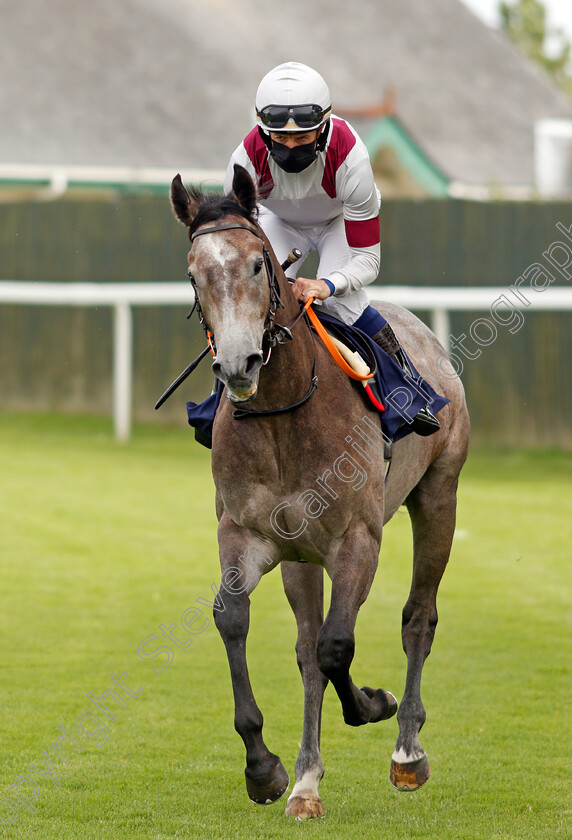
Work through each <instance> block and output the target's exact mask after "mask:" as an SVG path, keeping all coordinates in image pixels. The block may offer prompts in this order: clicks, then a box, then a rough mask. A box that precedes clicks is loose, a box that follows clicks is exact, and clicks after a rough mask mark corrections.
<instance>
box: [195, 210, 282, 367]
mask: <svg viewBox="0 0 572 840" xmlns="http://www.w3.org/2000/svg"><path fill="white" fill-rule="evenodd" d="M220 230H247V231H248V232H249V233H251V234H252V235H253V236H256V237H257V238H258V239H260V241H261V242H262V258H263V260H264V268H265V270H266V276H267V278H268V287H269V291H270V303H269V306H268V312H267V314H266V319H265V321H264V334H263V336H264V338H266V341H267V343H268V354H267V356H266V359H265V360H264V364H267V362H268V360H269V358H270V353H271V352H272V348H273V347H276V345H277V344H278V343H280V342H282V341H288V340H290V339H291V338H292V335H291V333H290V329H289V328H288V327H285V326H282V325H281V324H275V323H274V319H275V318H276V311H277V309H278V307H279V306H280V307H282V309H283V308H284V304H283V303H282V299H281V297H280V287H279V285H278V278H277V276H276V271H275V269H274V263H273V262H272V257H271V256H270V252H269V250H268V248H267V247H266V243H265V241H264V239H263V237H262V236H261V235H260V234H259V233H258V232H257V231H256V230H254V228H251V227H250V226H249V225H241V224H236V223H234V224H230V225H217V226H214V227H208V228H201V229H200V230H196V231H195V232H194V233H193V234H191V243H192V242H194V240H195V239H196V237H197V236H204V235H205V234H206V233H217V232H218V231H220ZM190 279H191V283H192V286H193V291H194V293H195V307H196V310H197V313H198V316H199V321H200V322H201V324H202V327H203V329H204V331H205V333H206V336H207V341H208V343H209V346H210V348H211V350H212V352H213V354H214V355H216V345H215V342H214V336H213V333H212V331H211V330H210V329H209V326H208V324H207V322H206V319H205V316H204V314H203V311H202V309H201V304H200V301H199V295H198V292H197V288H196V286H195V282H194V280H193V279H192V278H190Z"/></svg>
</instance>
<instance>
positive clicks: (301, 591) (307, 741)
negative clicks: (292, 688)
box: [281, 562, 328, 820]
mask: <svg viewBox="0 0 572 840" xmlns="http://www.w3.org/2000/svg"><path fill="white" fill-rule="evenodd" d="M281 571H282V580H283V583H284V591H285V592H286V596H287V598H288V601H289V603H290V606H291V607H292V610H293V612H294V615H295V616H296V623H297V625H298V638H297V641H296V658H297V661H298V667H299V669H300V674H301V676H302V682H303V684H304V727H303V732H302V742H301V744H300V752H299V754H298V758H297V760H296V784H295V785H294V788H293V789H292V793H291V794H290V796H289V798H288V804H287V806H286V816H289V817H295V818H296V819H299V820H305V819H312V818H314V817H323V816H324V806H323V804H322V800H321V798H320V795H319V793H318V785H319V783H320V781H321V779H322V777H323V775H324V765H323V763H322V758H321V755H320V729H321V717H322V701H323V697H324V691H325V688H326V685H327V684H328V680H327V677H325V676H324V674H322V672H321V671H320V669H319V667H318V660H317V657H316V639H317V636H318V631H319V630H320V627H321V626H322V623H323V620H324V610H323V602H324V585H323V569H322V567H321V566H315V565H312V564H306V563H291V562H283V563H281Z"/></svg>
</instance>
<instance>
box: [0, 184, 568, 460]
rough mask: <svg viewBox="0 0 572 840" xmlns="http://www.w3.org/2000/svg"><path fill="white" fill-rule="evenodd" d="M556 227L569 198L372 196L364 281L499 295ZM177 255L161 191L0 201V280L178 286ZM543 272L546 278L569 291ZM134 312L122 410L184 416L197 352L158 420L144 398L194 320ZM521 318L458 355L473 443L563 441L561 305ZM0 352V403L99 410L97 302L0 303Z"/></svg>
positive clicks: (184, 356)
mask: <svg viewBox="0 0 572 840" xmlns="http://www.w3.org/2000/svg"><path fill="white" fill-rule="evenodd" d="M557 222H561V223H562V224H563V225H565V226H566V227H570V225H571V224H572V204H570V203H534V202H531V203H520V202H492V203H476V202H462V201H445V200H444V201H421V202H412V201H402V200H399V201H386V202H385V203H384V205H383V208H382V243H383V261H382V265H383V267H382V272H381V275H380V278H379V280H378V283H379V284H380V285H383V284H390V285H413V286H415V285H425V286H445V287H446V286H495V287H501V288H503V289H508V288H509V287H510V286H511V285H512V284H514V283H515V281H517V279H518V278H519V276H521V275H522V273H523V272H524V271H526V270H527V269H528V268H529V267H530V266H532V265H533V264H535V263H539V264H544V265H545V266H549V263H547V262H546V258H545V257H544V256H543V254H544V252H546V251H547V249H548V248H549V247H550V246H551V245H552V244H553V243H554V242H555V241H557V240H558V239H562V236H561V234H560V232H559V231H558V230H557V228H556V223H557ZM569 244H570V245H571V247H572V242H571V243H569ZM187 250H188V239H187V236H186V232H185V230H184V229H183V228H182V227H180V226H179V225H178V224H177V223H176V222H175V220H174V218H173V216H172V214H171V211H170V207H169V204H168V201H167V199H166V198H156V197H148V198H146V197H137V198H135V197H130V198H122V199H118V200H114V201H108V200H93V201H85V200H79V199H78V200H72V199H62V200H59V201H55V202H46V203H21V204H20V203H13V204H12V203H5V204H0V278H1V279H7V280H8V279H9V280H41V281H50V282H62V283H69V282H175V281H184V280H185V279H186V252H187ZM554 276H555V283H554V286H557V285H570V281H569V280H567V279H565V278H564V277H563V276H562V275H561V274H559V273H558V272H557V271H556V270H554ZM543 294H544V295H547V296H548V295H550V289H547V290H546V291H545V292H543ZM493 299H494V297H493V295H491V303H492V302H493ZM134 314H135V329H134V376H135V378H134V405H133V408H134V416H135V417H136V418H140V419H150V418H153V419H155V420H157V421H158V422H159V421H162V420H167V421H170V422H177V421H180V422H185V418H184V401H185V399H195V400H198V399H200V398H202V397H203V396H206V395H207V394H208V393H209V391H210V386H211V375H210V372H209V367H208V362H207V361H206V360H205V362H204V363H203V367H202V370H200V371H199V373H197V374H196V375H195V376H194V377H193V379H192V381H189V382H188V384H186V385H185V386H184V387H183V388H182V389H181V390H180V391H179V392H178V393H177V394H176V395H175V396H174V397H172V398H171V400H169V402H168V403H167V404H166V405H165V407H164V408H163V409H161V412H159V414H156V413H155V412H154V411H153V405H154V402H155V399H156V398H157V396H158V395H159V394H160V393H161V392H162V390H163V389H164V387H165V386H166V385H167V384H168V383H169V382H170V381H171V380H172V379H173V378H174V377H175V376H176V375H177V374H178V372H179V371H180V370H181V369H182V368H183V367H184V366H185V365H186V364H188V362H189V360H190V359H191V358H193V357H194V355H196V353H197V352H198V351H199V349H200V348H201V347H202V343H203V339H202V335H201V334H200V332H199V330H198V325H197V322H196V320H193V321H192V322H188V321H186V319H185V315H186V309H185V308H184V307H153V308H147V307H144V308H143V307H141V308H135V309H134ZM420 314H421V316H422V317H424V314H423V313H420ZM484 315H486V313H483V312H474V313H462V314H461V313H459V314H455V315H454V316H453V317H452V330H451V331H452V334H453V335H454V336H460V335H461V334H462V333H465V334H468V332H469V329H470V327H471V325H472V324H473V322H474V321H475V319H477V318H479V317H483V316H484ZM523 315H524V319H525V321H524V324H523V326H522V328H521V329H520V330H518V331H517V332H516V333H514V334H511V333H510V331H509V329H508V328H507V329H503V328H502V327H500V326H499V327H498V337H497V338H496V340H495V341H494V343H492V344H491V345H490V346H485V347H482V353H481V356H480V357H479V358H478V359H474V360H468V359H465V360H464V362H465V363H464V371H463V375H462V379H463V382H464V384H465V387H466V390H467V395H468V402H469V408H470V412H471V417H472V421H473V427H474V437H475V439H476V440H480V441H487V442H499V443H503V444H513V445H522V444H526V445H531V444H553V445H562V446H571V445H572V428H571V418H572V387H571V376H570V373H569V359H570V358H571V357H572V338H571V329H570V326H571V323H572V313H570V312H556V313H552V312H547V313H533V312H528V311H526V310H525V311H524V313H523ZM0 358H1V360H2V363H1V368H0V407H3V408H7V409H13V408H28V409H37V410H41V409H57V410H62V411H73V412H95V413H102V414H103V413H105V414H109V413H110V412H111V311H110V310H109V309H107V308H103V309H81V308H77V309H76V308H70V307H57V308H53V307H43V306H42V307H39V306H38V307H35V306H26V307H23V306H0Z"/></svg>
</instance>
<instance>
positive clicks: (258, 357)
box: [244, 353, 262, 376]
mask: <svg viewBox="0 0 572 840" xmlns="http://www.w3.org/2000/svg"><path fill="white" fill-rule="evenodd" d="M261 364H262V353H252V354H251V355H250V356H248V357H247V359H246V364H245V366H244V372H245V374H246V375H247V376H250V375H251V374H253V373H256V371H257V370H258V368H259V367H260V366H261Z"/></svg>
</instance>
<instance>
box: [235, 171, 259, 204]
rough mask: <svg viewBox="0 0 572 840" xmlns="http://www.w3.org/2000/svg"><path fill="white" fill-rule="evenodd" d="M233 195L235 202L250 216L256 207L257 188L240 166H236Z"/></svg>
mask: <svg viewBox="0 0 572 840" xmlns="http://www.w3.org/2000/svg"><path fill="white" fill-rule="evenodd" d="M232 195H233V198H234V199H235V201H236V202H237V203H238V204H240V206H241V207H244V209H245V210H246V211H247V213H248V214H249V215H250V214H251V213H252V211H253V210H254V208H255V207H256V199H257V195H256V186H255V184H254V181H253V180H252V178H251V177H250V175H249V174H248V172H247V171H246V169H245V168H244V166H240V164H238V163H235V164H234V178H233V179H232Z"/></svg>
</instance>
